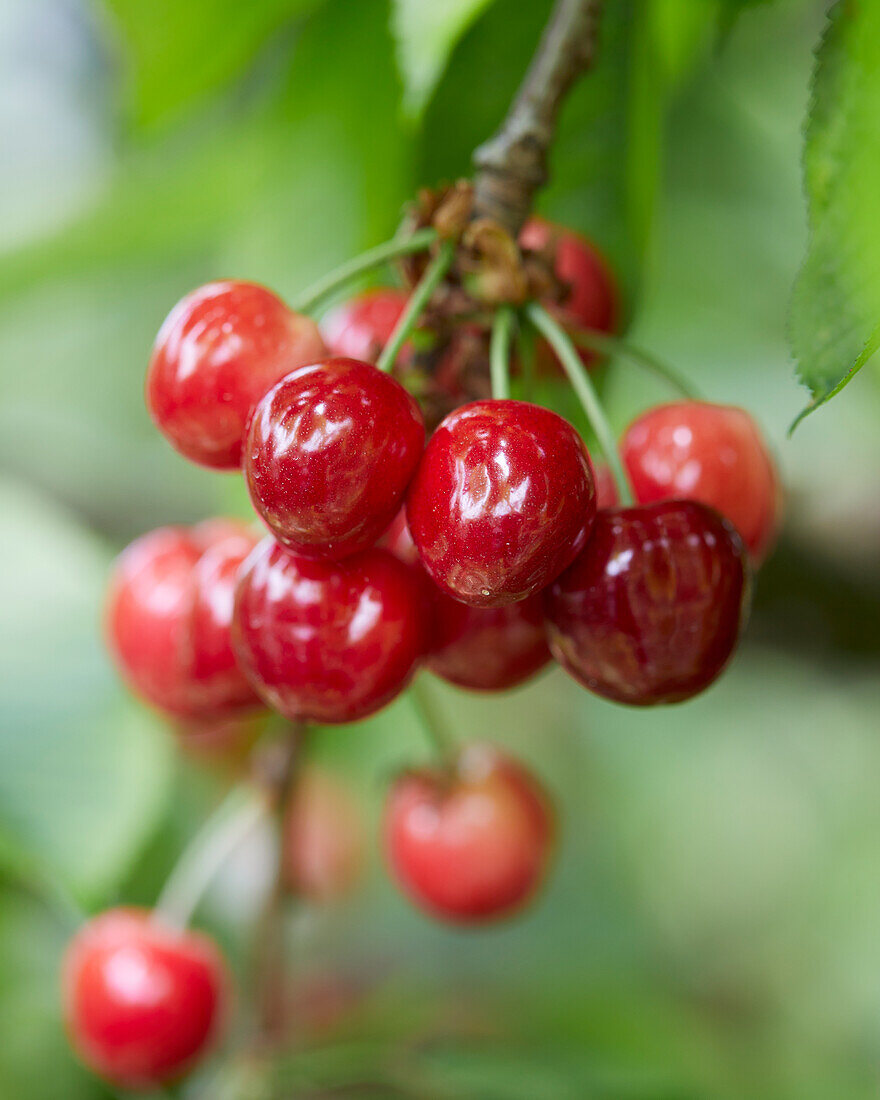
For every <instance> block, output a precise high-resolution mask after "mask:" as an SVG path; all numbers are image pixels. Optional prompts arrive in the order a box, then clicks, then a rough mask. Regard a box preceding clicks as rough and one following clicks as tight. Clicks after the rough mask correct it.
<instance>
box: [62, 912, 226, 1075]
mask: <svg viewBox="0 0 880 1100" xmlns="http://www.w3.org/2000/svg"><path fill="white" fill-rule="evenodd" d="M62 986H63V1000H64V1016H65V1022H66V1025H67V1030H68V1033H69V1035H70V1039H71V1042H72V1044H73V1046H74V1048H75V1049H76V1051H77V1053H78V1054H79V1056H80V1057H81V1058H82V1060H83V1061H84V1062H85V1063H86V1064H87V1065H88V1066H89V1067H90V1068H91V1069H93V1070H94V1071H95V1072H96V1073H98V1074H100V1075H101V1076H102V1077H105V1078H106V1079H107V1080H108V1081H111V1082H113V1083H114V1084H116V1085H118V1086H120V1087H122V1088H145V1087H149V1086H152V1085H157V1084H160V1083H162V1082H165V1081H168V1080H169V1079H172V1078H174V1077H177V1076H178V1075H179V1074H181V1073H182V1072H184V1071H185V1070H186V1069H188V1068H189V1067H190V1066H191V1065H192V1063H193V1062H194V1061H195V1060H196V1059H197V1058H198V1057H199V1056H200V1055H202V1054H203V1053H204V1052H205V1050H206V1048H207V1047H208V1046H209V1044H210V1042H211V1040H212V1038H213V1037H214V1035H215V1033H216V1031H217V1029H218V1026H219V1024H220V1022H221V1017H222V1013H223V1002H224V988H225V976H224V967H223V963H222V960H221V958H220V955H219V953H218V951H217V950H216V948H215V947H214V944H213V943H212V942H211V940H209V939H208V938H207V937H206V936H203V935H199V934H196V933H193V932H178V931H176V930H174V929H172V928H169V927H165V926H163V925H162V924H161V923H160V922H159V920H158V919H151V917H150V914H149V913H148V912H147V911H145V910H137V909H112V910H109V911H108V912H105V913H102V914H101V915H100V916H97V917H94V918H93V919H92V920H90V921H89V922H88V923H87V924H86V925H85V926H84V927H83V928H81V929H80V931H79V932H78V933H77V934H76V936H74V938H73V939H72V940H71V942H70V944H69V945H68V947H67V951H66V953H65V956H64V964H63V977H62Z"/></svg>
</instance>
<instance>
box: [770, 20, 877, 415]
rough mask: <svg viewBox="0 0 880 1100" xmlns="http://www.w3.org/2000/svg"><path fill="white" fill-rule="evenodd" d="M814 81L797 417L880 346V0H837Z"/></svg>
mask: <svg viewBox="0 0 880 1100" xmlns="http://www.w3.org/2000/svg"><path fill="white" fill-rule="evenodd" d="M812 90H813V97H812V103H811V106H810V111H809V116H808V120H807V129H806V147H805V153H804V182H805V186H806V191H807V196H808V199H809V224H810V242H809V246H808V250H807V257H806V260H805V261H804V265H803V267H802V269H801V272H800V275H799V276H798V280H797V284H796V286H795V291H794V297H793V299H792V307H791V326H790V336H791V345H792V350H793V352H794V355H795V357H796V359H797V371H798V375H799V377H800V379H801V381H802V382H803V383H804V384H805V385H806V386H807V387H808V388H809V389H810V391H811V393H812V395H813V400H812V402H811V403H810V405H808V406H807V408H806V409H805V410H804V411H803V412H802V413H801V414H800V416H799V417H798V418H797V420H796V421H795V424H797V423H798V421H799V420H801V419H802V418H803V417H804V416H806V415H807V414H808V413H809V412H811V411H812V410H813V409H815V408H818V407H819V406H820V405H822V404H824V402H826V401H828V400H829V398H831V397H833V396H834V395H835V394H837V393H839V392H840V390H842V389H843V387H844V386H845V385H846V384H847V383H848V382H849V381H850V380H851V379H852V378H853V377H854V375H855V374H856V373H857V372H858V370H859V369H860V368H861V367H862V366H863V365H864V364H865V363H866V362H867V361H868V359H870V358H871V356H872V355H873V354H874V352H875V351H876V350H877V348H878V347H880V127H878V125H877V120H878V118H880V5H878V4H875V3H858V2H856V0H840V2H839V3H837V4H836V5H835V6H834V8H833V9H832V11H831V13H830V16H829V23H828V26H827V28H826V30H825V34H824V36H823V38H822V43H821V45H820V47H819V50H818V53H817V57H816V67H815V71H814V75H813V89H812Z"/></svg>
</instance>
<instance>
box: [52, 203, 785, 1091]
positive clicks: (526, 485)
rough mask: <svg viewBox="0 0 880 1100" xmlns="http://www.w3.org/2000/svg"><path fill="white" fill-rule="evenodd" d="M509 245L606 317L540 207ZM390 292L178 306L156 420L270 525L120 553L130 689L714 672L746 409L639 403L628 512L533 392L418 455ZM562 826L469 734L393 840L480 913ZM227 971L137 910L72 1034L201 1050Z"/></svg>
mask: <svg viewBox="0 0 880 1100" xmlns="http://www.w3.org/2000/svg"><path fill="white" fill-rule="evenodd" d="M522 243H523V246H524V247H526V248H531V249H534V250H546V251H548V253H549V256H550V259H551V261H552V263H553V265H554V267H555V271H556V274H557V276H558V277H559V279H560V280H561V281H563V282H564V283H565V284H566V285H567V286H568V287H569V293H568V297H567V299H566V300H565V302H563V303H562V305H559V304H557V305H555V306H554V307H553V309H554V311H555V312H556V314H557V316H558V317H559V318H560V319H561V320H562V321H563V323H565V324H570V325H572V326H580V327H584V328H591V329H594V330H595V329H599V330H605V331H608V330H610V329H612V328H613V325H614V321H615V316H616V312H617V311H616V295H615V293H614V288H613V283H612V282H611V280H610V277H609V275H608V273H607V270H606V269H605V267H604V264H603V263H602V261H601V259H600V258H599V257H598V255H597V253H596V252H595V251H594V250H593V249H592V248H591V247H590V246H589V245H588V244H587V243H586V242H584V241H582V240H581V239H580V238H578V237H577V236H575V235H574V234H571V233H569V232H567V231H564V230H560V229H558V228H557V227H552V226H549V225H548V223H546V222H540V221H534V222H532V223H530V224H529V226H527V228H526V230H525V231H524V235H523V238H522ZM406 303H407V296H406V295H405V294H404V293H403V292H402V291H396V290H390V289H389V290H380V291H373V292H370V293H368V294H366V295H362V296H360V297H359V298H356V299H355V300H354V301H353V302H350V303H348V304H347V305H346V306H344V307H341V308H340V309H338V310H336V311H334V312H332V313H331V314H330V315H329V316H328V317H327V318H326V319H325V323H324V328H323V332H322V331H321V330H319V328H318V327H317V326H316V325H315V323H314V322H313V321H312V320H310V319H309V318H308V317H306V316H303V315H300V314H297V313H295V312H293V311H291V310H290V309H289V308H288V307H287V306H286V305H285V304H284V303H283V302H282V301H281V300H280V299H279V298H277V297H276V296H275V295H274V294H272V293H270V292H269V291H268V290H266V289H264V288H263V287H260V286H257V285H253V284H250V283H242V282H219V283H212V284H209V285H207V286H204V287H202V288H201V289H199V290H197V291H195V292H194V293H193V294H190V295H189V296H187V297H186V298H184V299H183V300H182V301H181V302H180V303H179V304H178V305H177V306H176V307H175V309H174V310H173V311H172V313H171V314H170V316H169V317H168V319H167V320H166V322H165V324H164V325H163V327H162V329H161V331H160V333H159V336H158V339H157V342H156V345H155V348H154V352H153V356H152V359H151V362H150V366H149V371H148V376H147V402H148V405H149V408H150V411H151V413H152V416H153V418H154V420H155V422H156V423H157V425H158V426H159V428H160V430H161V431H162V432H163V433H164V434H165V436H166V437H167V438H168V439H169V440H170V442H171V443H172V444H173V445H174V446H175V447H176V448H177V449H178V450H179V451H180V452H181V453H182V454H184V455H185V456H186V457H188V458H189V459H191V460H193V461H194V462H196V463H199V464H201V465H204V466H210V467H213V468H216V469H221V470H239V469H240V470H241V471H242V472H243V474H244V477H245V479H246V482H247V486H248V490H249V493H250V497H251V500H252V501H253V504H254V507H255V509H256V511H257V512H258V514H259V516H260V517H261V519H262V521H263V523H264V524H265V526H266V528H267V529H268V534H267V535H265V537H263V538H262V539H259V538H258V536H257V535H256V534H254V533H253V531H252V530H251V529H250V528H248V527H246V526H244V525H243V524H241V523H238V522H235V521H229V520H210V521H207V522H205V523H201V524H199V525H197V526H195V527H193V528H189V529H186V528H162V529H160V530H157V531H154V532H152V533H150V534H148V535H145V536H143V537H142V538H140V539H138V540H136V541H135V542H134V543H133V544H132V545H131V546H129V547H128V549H127V550H126V551H125V552H124V553H123V554H122V555H121V557H120V559H119V561H118V563H117V566H116V569H115V573H114V576H113V579H112V583H111V586H110V594H109V601H108V611H107V624H108V637H109V644H110V648H111V650H112V652H113V654H114V657H115V659H116V661H117V663H118V665H119V667H120V669H121V671H122V673H123V675H124V676H125V678H126V680H127V682H128V683H129V684H130V686H131V687H132V689H133V690H134V691H135V692H137V693H138V694H139V695H140V696H141V697H142V698H143V699H145V700H146V701H147V702H148V703H150V704H152V705H153V706H155V707H157V708H159V709H160V710H161V711H162V712H164V713H165V714H167V715H168V716H170V717H171V718H172V719H174V720H175V721H176V722H177V723H180V724H182V725H183V726H184V727H186V728H190V729H191V728H193V727H194V726H195V728H203V727H205V726H206V725H208V726H210V724H212V723H218V722H220V723H222V722H228V721H230V720H231V719H237V717H238V716H241V715H246V714H247V713H248V712H251V711H253V710H254V709H255V708H258V707H260V706H261V705H265V704H268V705H269V706H270V707H272V708H274V710H276V711H277V712H279V713H280V714H281V715H283V716H284V717H286V718H288V719H290V720H292V721H294V722H297V723H320V724H333V723H344V722H350V721H353V720H357V719H361V718H364V717H366V716H367V715H369V714H372V713H374V712H375V711H377V710H379V709H380V708H381V707H384V706H385V705H386V704H388V703H389V702H390V701H391V700H392V699H394V698H395V697H396V696H397V695H399V694H400V693H401V692H402V691H403V690H404V689H405V688H406V687H407V685H408V683H409V681H410V680H411V678H412V676H413V674H414V673H415V672H416V670H417V669H418V668H419V667H420V666H424V667H425V668H427V669H428V670H429V671H430V672H431V673H433V674H434V675H436V676H438V677H441V678H443V679H445V680H448V681H449V682H451V683H453V684H456V685H459V686H461V687H464V688H469V689H473V690H478V691H501V690H505V689H508V688H512V687H514V686H516V685H518V684H521V683H523V682H524V681H526V680H528V679H529V678H530V677H532V676H534V675H535V674H536V673H537V672H538V671H539V670H541V669H542V668H543V667H544V666H545V665H547V664H548V663H549V662H550V661H551V659H555V660H556V661H557V662H558V663H559V664H561V665H562V667H563V668H564V669H565V670H566V671H567V672H568V673H569V674H570V675H572V676H573V677H574V678H575V679H576V680H577V681H578V682H579V683H581V684H582V685H583V686H584V687H586V688H588V689H589V690H590V691H592V692H594V693H596V694H598V695H601V696H604V697H605V698H607V699H611V700H615V701H617V702H621V703H628V704H632V705H640V706H645V705H651V704H657V703H672V702H678V701H681V700H684V699H688V698H690V697H691V696H693V695H695V694H696V693H697V692H699V691H701V690H702V689H704V688H705V687H706V686H707V685H708V684H710V683H711V682H712V681H713V680H714V679H715V678H716V677H717V676H718V674H719V673H720V672H721V670H722V668H723V667H724V665H725V664H726V663H727V661H728V659H729V658H730V656H731V654H732V652H733V650H734V648H735V645H736V642H737V638H738V636H739V633H740V629H741V626H742V622H743V616H744V607H745V603H746V596H747V587H748V586H747V578H748V561H747V554H750V555H751V559H752V562H753V563H756V562H758V561H760V559H761V558H762V557H763V556H764V555H765V554H766V552H767V551H768V549H769V548H770V546H771V544H772V541H773V538H774V534H775V530H776V526H777V519H778V496H779V494H778V485H777V478H776V474H775V470H774V466H773V462H772V460H771V458H770V456H769V454H768V451H767V448H766V446H765V445H764V443H763V441H762V439H761V437H760V434H759V432H758V430H757V428H756V426H755V424H754V422H753V421H752V419H751V418H750V417H749V415H748V414H747V413H745V412H743V411H742V410H739V409H735V408H729V407H723V406H718V405H710V404H706V403H700V402H694V401H684V402H679V403H677V404H672V405H667V406H664V407H661V408H657V409H654V410H652V411H650V412H648V413H647V414H646V415H644V416H642V417H640V418H639V419H638V420H637V421H636V422H635V423H634V424H633V425H632V426H631V427H630V428H629V430H628V431H627V433H626V435H625V436H624V439H623V443H622V448H621V454H622V458H623V462H624V465H625V467H626V469H627V471H628V473H629V477H630V480H631V483H632V487H633V491H634V495H635V498H636V501H637V503H636V504H634V505H631V506H627V507H618V506H616V503H615V491H614V488H613V483H612V482H611V480H610V478H609V475H608V472H607V470H606V469H605V468H601V469H599V470H598V471H594V468H593V465H592V463H591V459H590V456H589V454H588V452H587V449H586V447H585V445H584V443H583V441H582V439H581V438H580V436H579V434H578V433H577V431H576V430H575V429H574V428H573V427H572V425H571V424H570V423H568V422H567V421H566V420H564V419H563V418H562V417H560V416H558V415H557V414H556V413H554V412H552V411H550V410H549V409H547V408H543V407H540V406H537V405H534V404H530V403H527V402H525V401H518V400H509V399H501V400H499V399H486V400H477V401H471V402H469V403H467V404H464V405H462V406H461V407H459V408H457V409H455V410H454V411H453V412H452V413H450V414H449V415H448V416H446V417H445V419H443V420H442V422H441V423H440V424H439V426H438V427H437V428H436V430H435V431H434V432H433V434H432V435H431V437H430V439H428V440H427V444H426V430H425V424H424V420H423V416H422V413H421V412H420V409H419V406H418V404H417V403H416V401H415V400H414V399H413V397H412V396H411V395H410V393H409V392H408V391H407V390H406V389H405V388H404V387H403V386H402V385H401V384H400V382H399V381H397V380H396V379H395V377H393V376H392V375H391V374H390V373H384V372H383V371H381V370H379V369H378V368H377V367H376V366H374V365H373V363H374V361H375V359H376V357H377V356H378V354H379V352H380V351H381V349H382V348H383V347H384V345H385V344H386V342H387V341H388V339H389V337H390V335H391V332H392V331H393V329H394V328H395V326H396V325H397V324H398V322H399V321H400V318H401V316H402V314H403V311H404V309H405V307H406ZM306 827H307V826H306ZM553 831H554V829H553V815H552V811H551V809H550V803H549V800H548V798H547V797H546V795H545V794H544V792H543V790H542V789H541V786H540V784H539V783H538V781H537V780H536V779H535V778H534V777H533V776H532V775H531V774H530V773H529V771H528V770H527V769H526V768H525V767H523V766H522V765H521V764H519V763H517V762H516V761H514V760H512V759H511V758H510V757H509V756H508V755H507V754H505V753H503V752H500V751H499V750H497V749H495V748H492V747H489V746H487V745H483V744H474V745H467V746H465V747H464V748H463V749H462V751H461V752H460V753H459V754H457V758H456V759H455V760H454V761H453V762H449V761H444V762H443V763H441V764H438V765H437V766H435V767H429V768H422V769H419V770H413V771H409V772H406V773H404V774H402V775H401V776H399V777H398V778H397V779H396V781H394V783H393V784H392V787H391V790H390V792H389V795H388V800H387V805H386V812H385V822H384V845H385V850H386V855H387V857H388V862H389V865H390V867H391V870H392V873H393V874H394V876H395V877H396V879H397V880H398V882H399V883H400V885H401V887H402V888H403V889H404V890H405V891H406V893H407V894H408V895H409V896H410V897H411V898H412V899H413V900H414V901H415V902H416V903H417V904H419V905H420V906H421V907H423V908H424V909H426V910H428V911H429V912H431V913H433V914H435V915H436V916H438V917H441V918H445V919H448V920H452V921H456V922H480V921H486V920H489V919H492V918H497V917H499V916H503V915H506V914H508V913H510V912H513V911H514V910H516V909H518V908H519V907H521V906H522V905H523V904H524V902H525V901H526V900H527V899H528V898H529V897H531V896H532V895H533V894H534V892H535V891H536V889H537V887H538V885H539V884H540V882H541V880H542V878H543V876H544V873H545V871H546V867H547V863H548V860H549V856H550V852H551V848H552V840H553ZM320 862H321V860H320V858H319V859H318V863H319V864H320ZM313 871H314V869H313ZM318 878H320V874H318ZM299 881H300V886H302V882H303V879H302V877H300V880H299ZM223 986H224V979H223V977H222V966H221V964H220V961H219V958H218V957H217V955H216V952H215V951H214V950H213V948H212V947H211V946H210V945H209V944H208V943H206V941H205V940H204V937H202V936H197V935H195V934H193V933H188V932H182V931H179V930H173V929H171V928H169V927H167V926H165V925H163V923H162V922H161V920H160V919H158V918H153V919H151V918H150V915H149V914H147V913H143V912H133V911H130V910H117V911H112V912H110V913H106V914H104V915H103V916H100V917H98V918H97V919H95V920H93V921H92V922H90V924H89V925H87V927H86V928H85V929H84V930H83V931H82V932H81V933H80V934H79V935H78V936H77V937H76V939H75V941H74V942H73V944H72V946H71V948H70V950H69V952H68V958H67V964H66V967H65V990H66V1000H67V1006H68V1007H67V1015H68V1020H69V1022H70V1028H71V1031H72V1034H73V1037H74V1041H75V1044H76V1046H77V1048H78V1050H79V1051H80V1052H81V1053H82V1055H83V1057H84V1058H85V1059H86V1061H87V1062H88V1063H89V1064H90V1065H92V1066H93V1067H95V1068H96V1069H98V1070H99V1071H100V1072H101V1073H103V1074H104V1075H105V1076H107V1077H109V1078H111V1079H112V1080H115V1081H118V1082H121V1083H124V1084H129V1085H131V1084H135V1085H138V1084H144V1083H150V1082H153V1081H158V1080H164V1079H166V1078H168V1077H169V1076H173V1075H174V1074H176V1073H179V1072H180V1071H181V1070H182V1069H183V1068H184V1067H185V1066H186V1065H187V1064H189V1062H191V1060H192V1059H193V1057H194V1056H195V1055H196V1054H197V1053H198V1052H199V1051H200V1050H201V1049H202V1048H203V1046H204V1045H205V1043H206V1042H207V1041H208V1038H209V1036H210V1034H212V1032H213V1031H214V1030H215V1029H216V1026H217V1022H218V1019H219V1017H220V1015H221V1009H222V1003H223V993H222V991H223Z"/></svg>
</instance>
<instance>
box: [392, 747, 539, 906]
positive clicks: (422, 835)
mask: <svg viewBox="0 0 880 1100" xmlns="http://www.w3.org/2000/svg"><path fill="white" fill-rule="evenodd" d="M384 841H385V853H386V858H387V860H388V863H389V866H390V869H391V872H392V874H393V876H394V878H395V879H396V880H397V882H398V884H399V885H400V886H401V888H402V889H403V890H404V892H405V893H406V894H407V895H408V896H409V897H410V899H411V900H412V901H413V902H415V904H416V905H418V906H419V907H420V908H422V909H425V910H426V911H427V912H429V913H432V914H433V915H434V916H436V917H440V918H441V919H444V920H449V921H455V922H461V923H472V922H479V921H488V920H495V919H499V918H501V917H505V916H508V915H510V914H511V913H513V912H515V911H516V910H518V909H520V908H521V907H522V906H523V905H524V904H525V903H526V902H527V901H528V900H529V899H530V898H531V897H533V896H534V894H535V892H536V890H537V889H538V886H539V885H540V883H541V881H542V880H543V878H544V874H545V871H546V868H547V864H548V861H549V856H550V851H551V847H552V841H553V817H552V814H551V811H550V808H549V802H548V799H547V797H546V795H545V794H544V791H543V790H542V788H541V786H540V784H539V783H538V782H537V780H536V779H535V778H534V776H532V775H531V774H530V773H529V772H528V771H526V769H525V768H524V767H522V765H520V764H518V763H516V762H515V761H513V760H511V759H510V758H509V757H506V756H503V755H502V754H501V753H499V752H498V751H496V750H495V749H493V748H491V747H490V746H488V745H471V746H468V747H467V748H466V749H464V750H463V751H462V753H461V754H460V756H459V758H458V760H457V762H456V766H455V771H454V773H453V774H450V773H449V772H448V771H446V770H443V769H439V768H438V769H428V768H426V769H423V770H419V771H414V772H408V773H405V774H404V775H402V776H400V777H399V778H398V779H397V780H396V781H395V783H394V785H393V786H392V788H391V791H390V792H389V795H388V800H387V803H386V806H385V821H384Z"/></svg>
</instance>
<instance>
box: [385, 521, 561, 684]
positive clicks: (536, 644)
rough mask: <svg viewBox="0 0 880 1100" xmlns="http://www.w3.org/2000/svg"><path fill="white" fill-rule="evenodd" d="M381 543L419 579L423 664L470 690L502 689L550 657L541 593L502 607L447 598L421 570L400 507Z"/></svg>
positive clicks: (525, 678)
mask: <svg viewBox="0 0 880 1100" xmlns="http://www.w3.org/2000/svg"><path fill="white" fill-rule="evenodd" d="M383 541H384V544H385V545H386V546H387V547H388V549H389V550H390V551H391V552H392V554H394V555H396V556H397V557H398V558H400V559H401V561H405V562H407V564H409V565H412V566H415V567H417V568H418V570H419V572H420V574H421V575H422V576H423V577H424V585H425V597H426V600H428V601H429V602H430V607H431V640H430V644H429V648H428V654H427V656H426V658H425V664H426V666H427V668H429V669H430V670H431V672H433V673H434V675H435V676H440V677H442V678H443V679H444V680H448V681H449V682H450V683H452V684H457V685H458V686H459V687H464V688H470V689H471V690H472V691H504V690H506V689H507V688H512V687H516V686H517V684H521V683H524V682H525V681H526V680H528V679H529V678H530V677H531V676H533V675H534V674H535V673H536V672H538V671H539V670H540V669H542V668H543V667H544V665H546V664H547V662H548V661H549V660H550V650H549V649H548V648H547V636H546V633H545V631H544V604H543V601H542V599H541V595H540V593H536V594H535V595H534V596H528V597H526V599H524V600H520V601H519V602H518V603H510V604H507V605H505V606H504V607H469V606H468V605H467V604H464V603H461V602H460V601H459V600H454V599H453V598H452V597H451V596H447V595H446V593H445V592H441V591H440V589H439V588H438V587H437V586H436V585H435V584H434V583H433V582H432V581H431V580H430V578H429V577H428V575H427V573H425V571H424V569H423V567H422V565H421V561H420V560H419V552H418V550H416V545H415V543H414V542H413V540H412V535H411V534H410V533H409V527H408V525H407V522H406V514H405V512H404V511H403V510H401V511H400V512H399V513H398V514H397V516H395V518H394V521H393V522H392V524H391V526H390V527H389V528H388V530H387V532H386V533H385V537H384V540H383Z"/></svg>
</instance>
